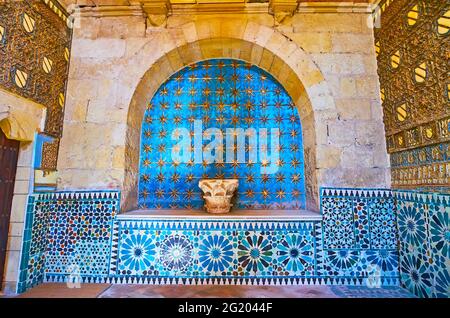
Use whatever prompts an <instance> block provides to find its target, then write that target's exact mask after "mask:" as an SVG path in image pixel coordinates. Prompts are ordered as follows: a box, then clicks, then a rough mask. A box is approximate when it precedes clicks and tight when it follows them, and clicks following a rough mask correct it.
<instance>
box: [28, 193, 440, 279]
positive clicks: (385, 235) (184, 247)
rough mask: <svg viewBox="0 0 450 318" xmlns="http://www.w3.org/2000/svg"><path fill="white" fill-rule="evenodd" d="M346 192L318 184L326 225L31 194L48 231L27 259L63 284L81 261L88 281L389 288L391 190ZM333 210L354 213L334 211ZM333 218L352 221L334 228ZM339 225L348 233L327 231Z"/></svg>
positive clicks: (89, 196) (394, 270) (115, 197)
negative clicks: (146, 210)
mask: <svg viewBox="0 0 450 318" xmlns="http://www.w3.org/2000/svg"><path fill="white" fill-rule="evenodd" d="M340 191H341V190H339V191H338V190H336V191H335V190H331V189H322V193H321V194H322V202H327V203H329V204H330V205H329V206H328V208H323V214H324V215H323V220H324V221H323V222H321V221H317V220H316V221H312V220H311V221H308V220H303V221H281V220H278V221H277V220H237V219H236V220H233V219H230V220H221V221H216V220H210V219H209V220H208V219H198V220H168V219H163V218H162V219H160V220H153V219H152V220H145V219H141V220H136V219H126V218H125V217H121V218H119V219H117V218H115V215H116V213H117V211H118V207H119V194H118V193H117V192H96V193H70V194H67V193H57V194H41V195H35V196H31V197H30V201H31V204H30V211H32V212H33V215H46V216H47V217H46V221H45V222H47V223H46V225H44V226H45V227H46V230H42V227H41V226H40V225H39V224H40V223H38V222H35V223H33V224H34V225H36V228H33V229H32V231H31V232H35V233H38V231H39V233H42V236H45V239H44V242H41V241H39V240H36V242H33V243H32V245H33V246H32V248H31V249H30V250H33V251H35V253H36V254H35V255H32V257H31V258H30V260H32V258H33V257H34V258H39V256H41V257H43V259H42V260H41V265H40V266H38V267H39V269H38V270H37V271H36V272H38V273H40V275H41V276H40V278H39V281H38V282H37V283H39V282H41V281H42V280H43V281H47V282H62V281H66V280H67V277H68V274H69V273H70V271H71V266H73V265H76V266H77V267H78V273H79V274H80V278H81V279H82V281H83V282H109V283H137V284H242V285H279V284H328V285H364V284H366V283H367V281H368V278H371V277H374V276H375V277H376V278H379V280H380V283H381V285H383V286H397V285H398V284H399V274H398V266H399V264H398V252H397V249H396V247H395V242H396V236H395V228H396V224H395V217H392V214H393V213H394V210H393V209H392V207H393V206H395V205H392V204H391V203H387V202H391V201H390V200H391V199H392V196H391V195H390V192H389V191H386V190H342V191H341V192H340ZM345 197H347V200H348V202H345V200H344V198H345ZM331 199H333V200H334V199H336V200H337V199H339V200H337V202H338V203H336V204H335V203H334V202H335V201H333V200H331ZM331 204H335V206H336V208H331V207H330V206H331ZM334 209H340V213H341V214H344V213H347V214H349V215H344V216H342V217H337V216H335V215H329V214H336V213H334V212H335V210H334ZM376 209H379V210H376ZM333 218H334V220H335V221H336V222H337V223H336V224H337V225H339V222H344V221H345V222H347V223H349V224H345V226H342V227H338V226H336V228H333V227H332V224H333V223H332V221H331V220H332V219H333ZM45 222H44V223H45ZM356 227H357V228H358V229H356ZM374 227H376V228H377V229H376V230H375V229H373V228H374ZM379 227H382V228H384V230H380V229H379ZM337 228H338V229H339V230H337ZM349 228H351V229H352V230H351V231H349ZM341 229H342V230H341ZM393 229H394V233H393V234H392V235H393V236H391V231H393ZM337 231H349V232H348V235H347V234H346V235H341V234H339V233H337V234H334V235H333V234H332V233H330V232H337ZM45 232H46V233H47V234H46V235H44V233H45ZM35 235H36V234H35ZM39 244H40V245H39ZM38 246H40V247H39V248H43V247H45V249H44V252H42V250H39V251H38ZM435 246H436V248H440V249H442V248H441V244H439V243H437V244H435ZM39 253H41V254H39ZM29 263H32V264H34V263H35V261H34V259H33V260H32V262H31V261H30V262H28V263H27V266H28V265H29ZM374 269H375V270H376V271H375V272H374ZM24 278H25V279H26V280H28V281H29V280H33V279H35V276H33V275H28V274H27V273H25V274H24ZM444 278H445V277H444Z"/></svg>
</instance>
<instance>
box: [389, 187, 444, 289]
mask: <svg viewBox="0 0 450 318" xmlns="http://www.w3.org/2000/svg"><path fill="white" fill-rule="evenodd" d="M395 195H396V197H397V210H398V230H399V240H400V275H401V282H402V284H403V285H404V287H405V288H407V289H408V290H409V291H411V292H412V293H414V294H415V295H416V296H418V297H427V298H428V297H433V298H436V297H439V298H441V297H444V298H448V297H450V270H449V269H450V252H449V242H450V195H445V194H437V193H416V192H411V191H396V192H395Z"/></svg>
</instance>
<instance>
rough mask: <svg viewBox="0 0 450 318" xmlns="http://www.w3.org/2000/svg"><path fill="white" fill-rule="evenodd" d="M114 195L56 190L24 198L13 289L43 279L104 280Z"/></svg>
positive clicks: (116, 200) (22, 288)
mask: <svg viewBox="0 0 450 318" xmlns="http://www.w3.org/2000/svg"><path fill="white" fill-rule="evenodd" d="M118 209H119V193H118V192H111V191H102V192H59V193H45V194H35V195H32V196H30V197H29V203H28V208H27V216H26V225H25V232H24V237H25V239H24V244H23V248H22V260H21V267H20V280H19V285H18V291H19V292H23V291H25V290H26V289H28V288H30V287H33V286H35V285H37V284H39V283H41V282H42V281H43V280H44V279H45V276H47V275H66V274H68V273H69V272H73V273H74V274H78V273H79V274H81V275H88V276H95V277H98V278H101V277H106V276H107V275H108V272H109V261H110V254H111V252H110V251H111V244H112V241H111V233H112V225H113V224H112V222H113V219H114V218H115V216H116V214H117V213H118Z"/></svg>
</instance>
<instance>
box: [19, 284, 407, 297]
mask: <svg viewBox="0 0 450 318" xmlns="http://www.w3.org/2000/svg"><path fill="white" fill-rule="evenodd" d="M18 297H22V298H112V297H113V298H165V297H169V298H412V297H414V296H413V295H412V294H410V293H409V292H408V291H406V290H404V289H402V288H400V287H384V288H373V289H372V288H368V287H363V286H357V287H355V286H348V287H347V286H217V285H215V286H211V285H209V286H208V285H204V286H186V285H176V286H174V285H166V286H153V285H108V284H83V285H81V288H79V289H77V288H72V289H71V288H68V287H67V286H66V285H65V284H50V283H49V284H42V285H39V286H37V287H35V288H33V289H31V290H29V291H27V292H26V293H24V294H22V295H20V296H18Z"/></svg>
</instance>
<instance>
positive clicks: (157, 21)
mask: <svg viewBox="0 0 450 318" xmlns="http://www.w3.org/2000/svg"><path fill="white" fill-rule="evenodd" d="M139 2H140V4H141V7H142V10H143V11H144V13H145V14H146V16H147V19H148V21H149V22H150V24H151V25H153V26H161V25H163V24H164V22H165V21H166V20H167V17H168V15H169V13H170V10H171V6H170V1H169V0H140V1H139Z"/></svg>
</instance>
